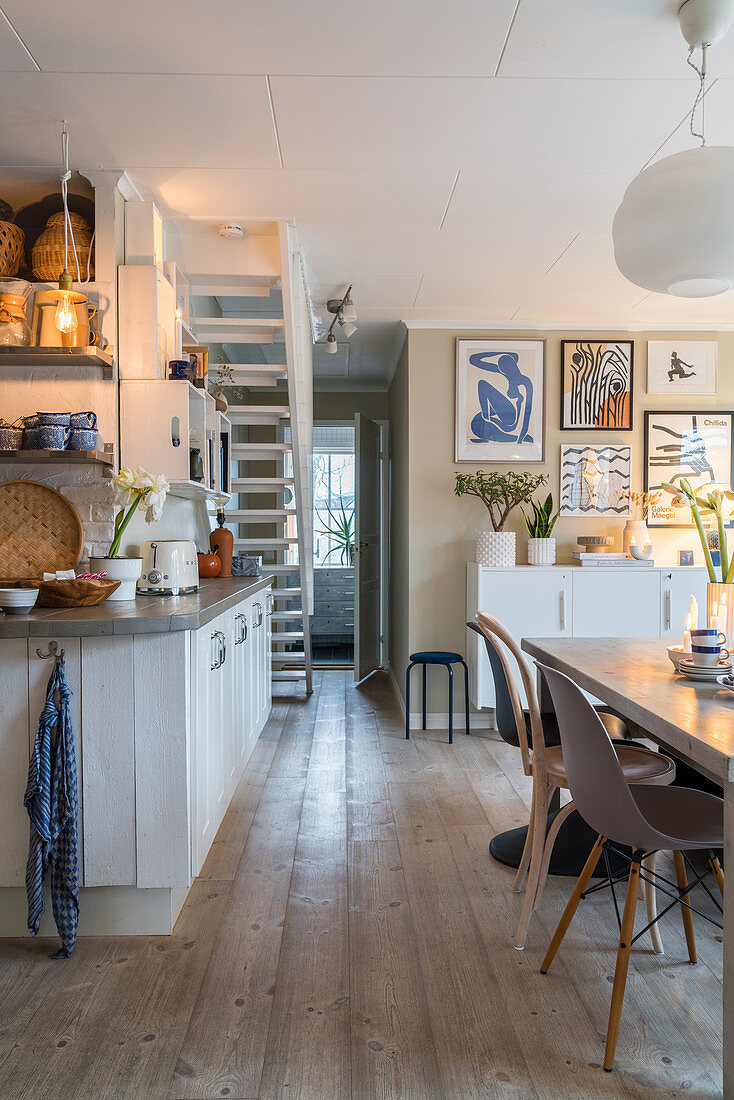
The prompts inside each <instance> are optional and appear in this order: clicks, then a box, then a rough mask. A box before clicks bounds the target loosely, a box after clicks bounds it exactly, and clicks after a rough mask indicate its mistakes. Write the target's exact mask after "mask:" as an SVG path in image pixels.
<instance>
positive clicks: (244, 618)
mask: <svg viewBox="0 0 734 1100" xmlns="http://www.w3.org/2000/svg"><path fill="white" fill-rule="evenodd" d="M242 641H243V642H246V641H247V615H243V616H242Z"/></svg>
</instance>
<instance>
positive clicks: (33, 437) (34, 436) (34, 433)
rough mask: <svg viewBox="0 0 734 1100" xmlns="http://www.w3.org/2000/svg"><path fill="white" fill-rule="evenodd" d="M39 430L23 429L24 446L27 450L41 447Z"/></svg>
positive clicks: (35, 449)
mask: <svg viewBox="0 0 734 1100" xmlns="http://www.w3.org/2000/svg"><path fill="white" fill-rule="evenodd" d="M38 431H39V429H38V428H24V429H23V446H24V448H25V449H26V450H27V451H37V450H38V449H39V447H40V443H39V442H38Z"/></svg>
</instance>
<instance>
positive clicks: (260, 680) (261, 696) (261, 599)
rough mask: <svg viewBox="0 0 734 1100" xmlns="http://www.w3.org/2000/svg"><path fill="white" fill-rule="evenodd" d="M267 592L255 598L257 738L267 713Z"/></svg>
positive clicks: (254, 702) (254, 693)
mask: <svg viewBox="0 0 734 1100" xmlns="http://www.w3.org/2000/svg"><path fill="white" fill-rule="evenodd" d="M265 603H266V600H265V594H264V593H263V592H258V593H257V595H256V596H255V597H254V598H253V602H252V611H253V624H252V625H253V649H254V655H253V685H252V686H253V691H252V695H253V709H254V716H255V738H258V737H259V736H260V731H261V730H262V728H263V725H264V722H263V715H264V713H265V653H266V650H267V638H266V635H267V626H266V625H265V619H266V615H265Z"/></svg>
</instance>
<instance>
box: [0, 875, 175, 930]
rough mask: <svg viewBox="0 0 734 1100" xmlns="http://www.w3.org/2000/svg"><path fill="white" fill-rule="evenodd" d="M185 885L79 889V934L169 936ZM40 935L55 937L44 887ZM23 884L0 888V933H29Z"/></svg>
mask: <svg viewBox="0 0 734 1100" xmlns="http://www.w3.org/2000/svg"><path fill="white" fill-rule="evenodd" d="M187 894H188V890H187V889H186V888H180V889H168V888H163V887H161V888H160V889H153V890H138V888H137V886H93V887H88V888H84V887H82V889H81V890H80V891H79V935H80V936H170V934H171V932H172V931H173V926H174V924H175V923H176V919H177V918H178V915H179V913H180V912H181V909H182V907H183V903H184V902H185V900H186V895H187ZM44 898H45V909H44V913H43V917H42V918H41V929H40V932H39V935H40V936H43V937H49V938H50V939H58V932H57V930H56V925H55V924H54V919H53V913H52V912H51V893H50V890H49V888H48V887H46V889H45V890H44ZM27 917H28V898H27V896H26V891H25V887H23V886H17V887H13V886H7V887H4V888H2V889H0V936H1V937H3V938H5V937H7V938H16V937H21V936H29V935H30V933H29V932H28V927H27Z"/></svg>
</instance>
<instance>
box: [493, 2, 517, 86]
mask: <svg viewBox="0 0 734 1100" xmlns="http://www.w3.org/2000/svg"><path fill="white" fill-rule="evenodd" d="M521 3H522V0H517V3H516V4H515V10H514V11H513V13H512V19H511V20H510V24H509V26H508V28H507V34H506V35H505V40H504V42H503V43H502V49H501V50H500V55H499V57H498V58H497V65H496V66H495V70H494V75H495V76H499V75H500V66H501V65H502V62H503V60H504V56H505V50H506V49H507V45H508V43H509V41H510V35H511V34H512V28H513V27H514V26H515V20H516V19H517V13H518V11H519V10H520V4H521Z"/></svg>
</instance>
